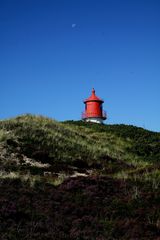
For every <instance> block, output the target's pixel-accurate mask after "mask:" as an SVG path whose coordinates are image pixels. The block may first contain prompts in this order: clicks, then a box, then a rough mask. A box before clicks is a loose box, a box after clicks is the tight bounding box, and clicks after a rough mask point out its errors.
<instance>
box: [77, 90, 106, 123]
mask: <svg viewBox="0 0 160 240" xmlns="http://www.w3.org/2000/svg"><path fill="white" fill-rule="evenodd" d="M103 103H104V101H103V100H102V99H100V98H99V97H97V96H96V94H95V90H94V88H93V89H92V95H91V96H90V97H89V98H87V99H86V100H84V104H85V111H84V112H83V113H82V119H83V120H84V121H86V122H94V123H103V121H104V120H106V119H107V115H106V112H105V111H103V106H102V104H103Z"/></svg>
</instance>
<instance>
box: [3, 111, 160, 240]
mask: <svg viewBox="0 0 160 240" xmlns="http://www.w3.org/2000/svg"><path fill="white" fill-rule="evenodd" d="M0 166H1V169H0V192H1V197H0V228H1V229H0V232H1V236H2V239H3V240H10V239H11V240H14V239H27V240H29V239H36V240H38V239H40V240H41V239H43V240H45V239H48V240H50V239H55V240H59V239H62V240H63V239H68V240H69V239H71V240H72V239H73V240H74V239H75V240H81V239H82V240H83V239H84V240H85V239H86V240H92V239H93V240H105V239H106V240H114V239H116V240H119V239H120V240H127V239H128V240H135V239H142V240H143V239H146V240H149V239H155V240H158V239H159V236H160V197H159V196H160V133H156V132H151V131H148V130H145V129H143V128H138V127H134V126H127V125H99V124H91V123H85V122H82V121H66V122H57V121H55V120H53V119H49V118H45V117H43V116H34V115H30V114H27V115H23V116H18V117H16V118H13V119H8V120H3V121H0Z"/></svg>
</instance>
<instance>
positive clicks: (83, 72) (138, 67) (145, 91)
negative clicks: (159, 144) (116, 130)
mask: <svg viewBox="0 0 160 240" xmlns="http://www.w3.org/2000/svg"><path fill="white" fill-rule="evenodd" d="M92 87H94V88H95V89H96V93H97V95H98V96H99V97H101V98H103V99H104V101H105V102H104V109H105V110H106V111H107V113H108V117H109V118H108V120H107V121H106V123H109V124H115V123H124V124H133V125H136V126H140V127H144V128H147V129H150V130H153V131H160V107H159V105H160V1H159V0H129V1H128V0H121V1H120V0H23V1H22V0H1V1H0V119H4V118H9V117H14V116H16V115H19V114H24V113H33V114H41V115H45V116H49V117H52V118H55V119H57V120H59V121H62V120H68V119H73V120H78V119H80V118H81V112H82V111H83V110H84V104H83V99H85V98H87V97H89V95H90V93H91V89H92Z"/></svg>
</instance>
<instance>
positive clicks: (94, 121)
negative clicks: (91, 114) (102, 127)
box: [85, 117, 103, 124]
mask: <svg viewBox="0 0 160 240" xmlns="http://www.w3.org/2000/svg"><path fill="white" fill-rule="evenodd" d="M85 121H86V122H93V123H99V124H102V123H103V119H102V118H96V117H95V118H86V119H85Z"/></svg>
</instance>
